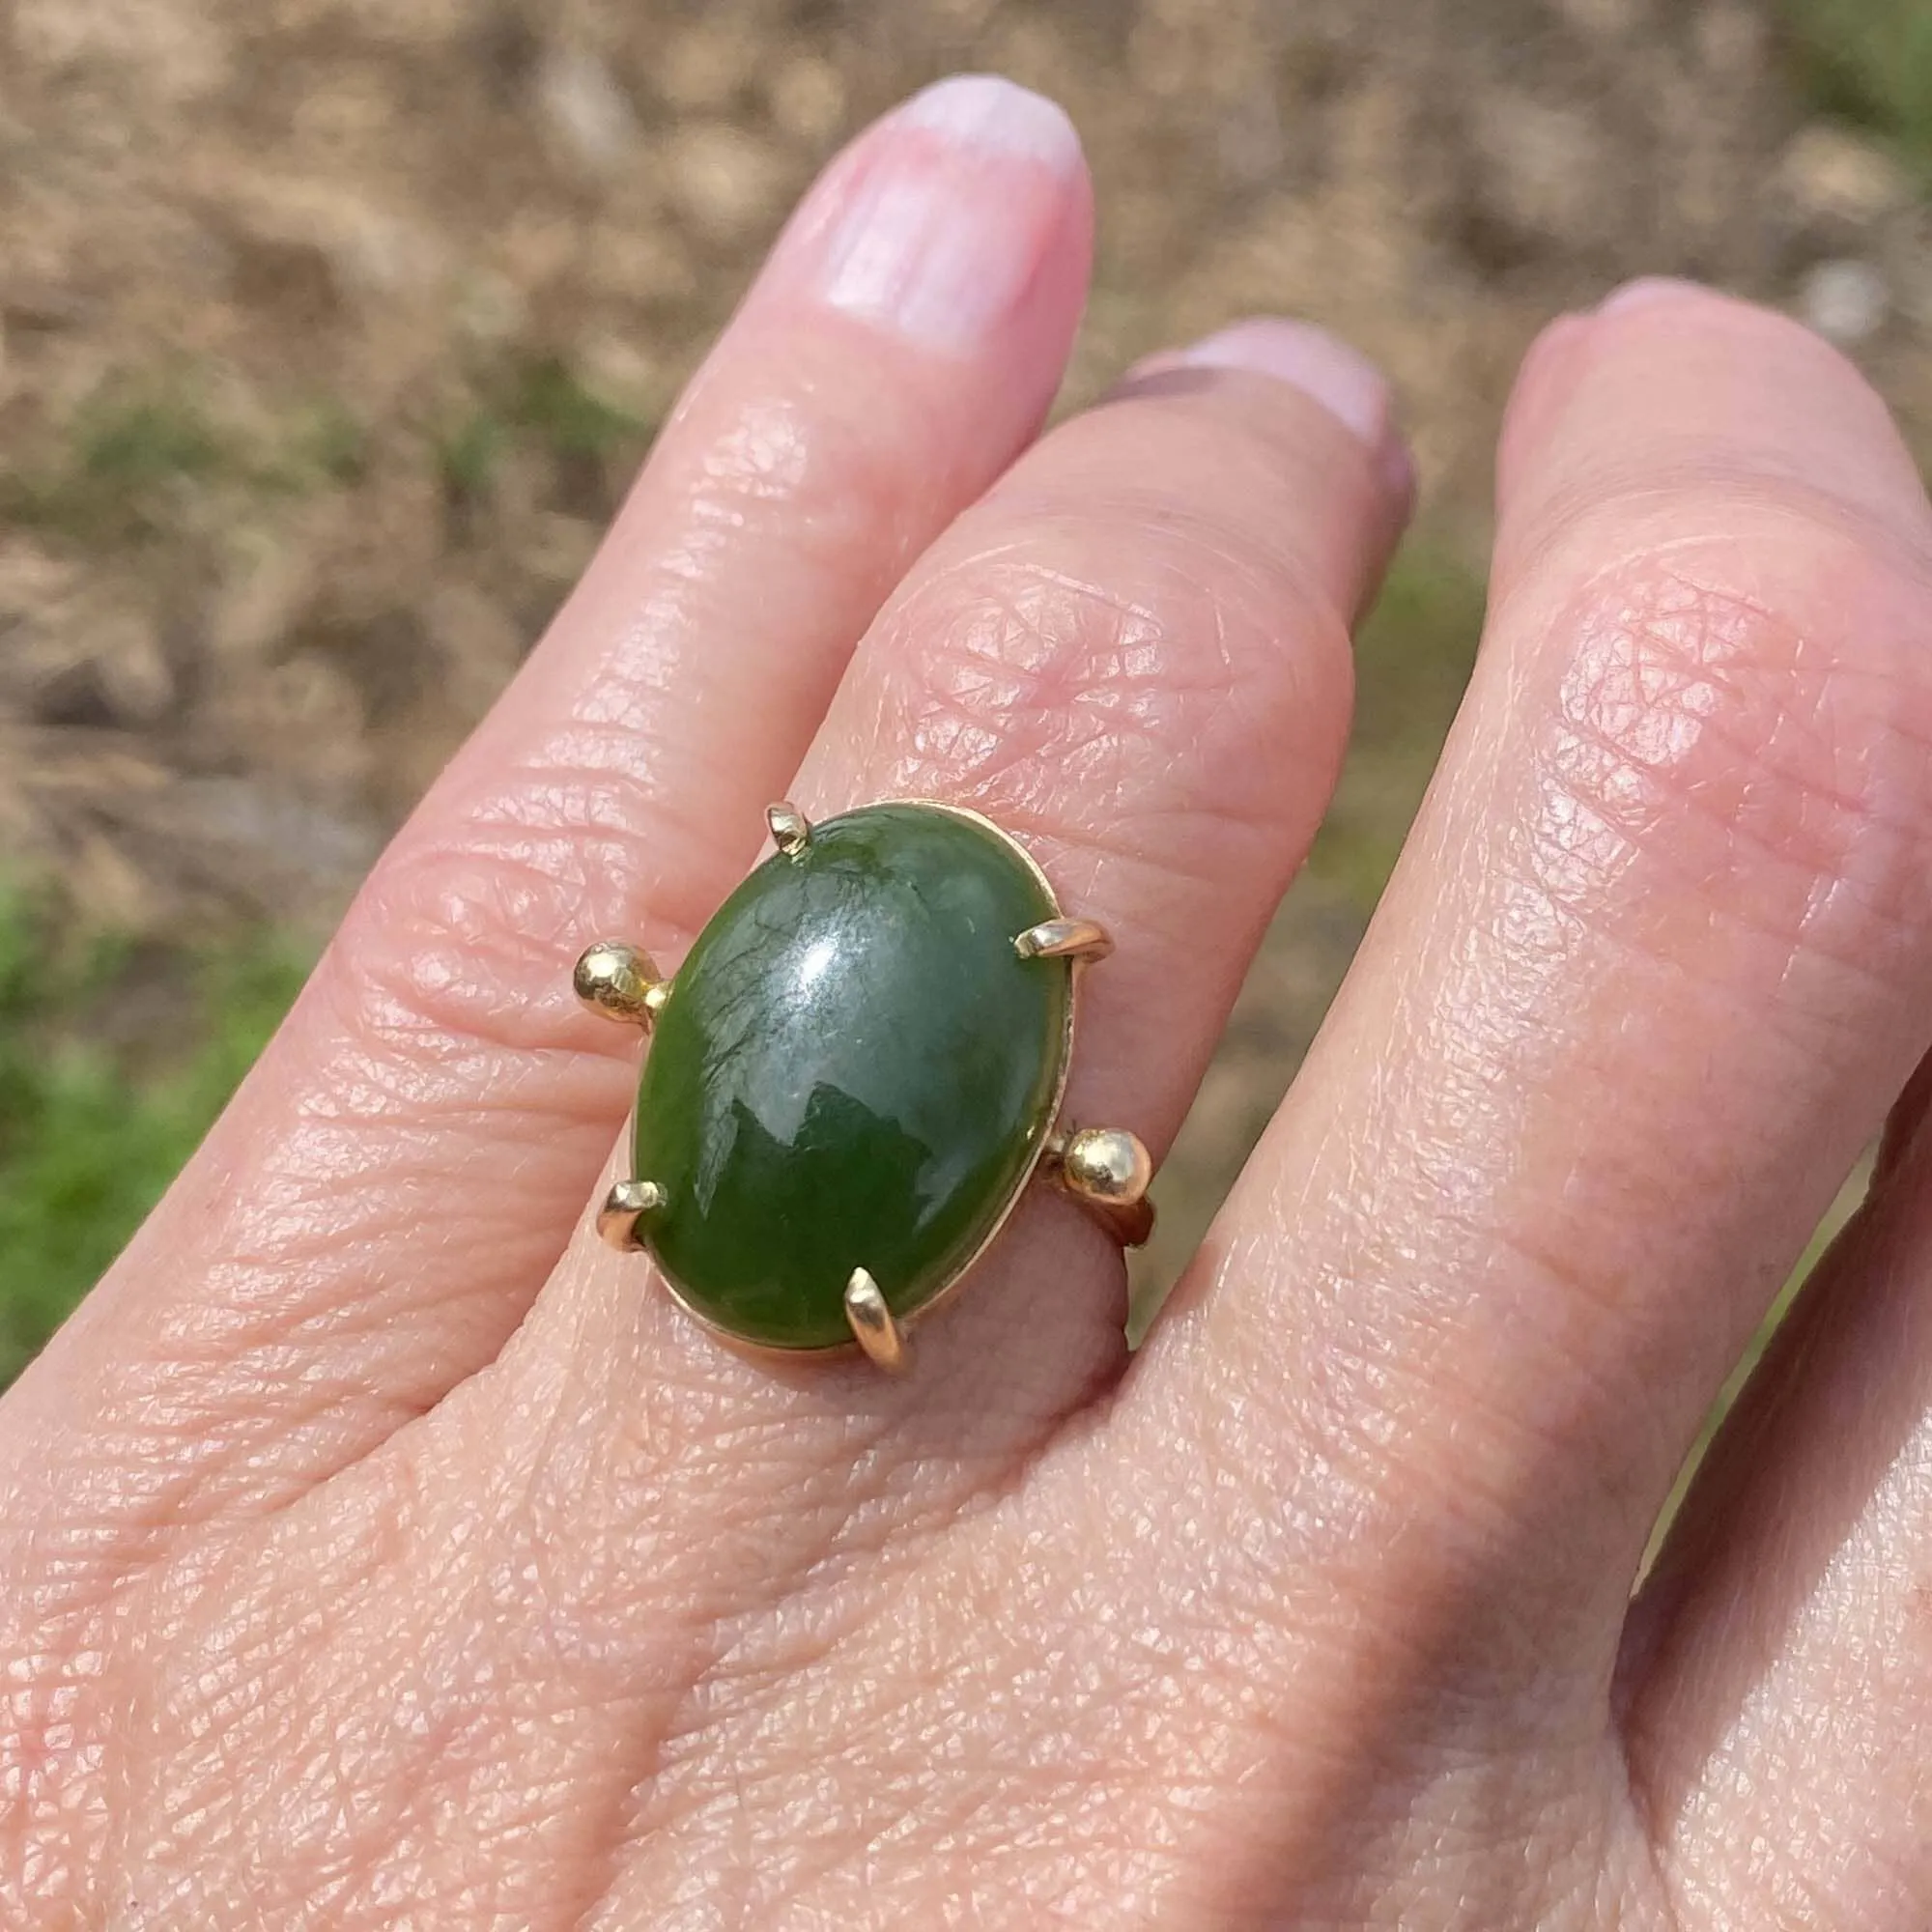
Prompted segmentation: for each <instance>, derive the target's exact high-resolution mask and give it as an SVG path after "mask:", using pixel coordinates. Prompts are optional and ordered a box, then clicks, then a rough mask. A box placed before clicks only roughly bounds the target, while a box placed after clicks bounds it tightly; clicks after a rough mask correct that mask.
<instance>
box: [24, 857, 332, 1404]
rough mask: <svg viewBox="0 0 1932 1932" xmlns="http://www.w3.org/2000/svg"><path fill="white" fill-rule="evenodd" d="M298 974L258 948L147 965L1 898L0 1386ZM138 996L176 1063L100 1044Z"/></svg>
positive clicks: (277, 952) (219, 1090)
mask: <svg viewBox="0 0 1932 1932" xmlns="http://www.w3.org/2000/svg"><path fill="white" fill-rule="evenodd" d="M302 973H303V962H302V961H301V960H300V959H299V958H298V957H297V956H296V954H295V953H294V952H292V951H291V950H290V949H289V948H288V947H286V946H285V945H284V944H282V943H281V942H280V941H279V940H277V939H275V938H272V937H270V936H267V935H262V934H256V935H252V936H248V937H242V938H236V939H232V940H230V941H228V942H226V943H225V944H223V945H220V946H217V947H211V948H209V949H207V950H205V951H203V952H199V953H197V954H193V955H185V954H169V955H156V953H154V952H147V951H143V950H141V949H137V948H135V947H132V946H130V945H128V944H127V943H125V942H120V941H116V940H113V939H111V938H101V937H91V938H85V939H77V938H71V937H69V936H67V934H66V933H65V932H64V931H63V929H62V928H61V926H60V925H59V924H58V923H57V922H56V920H55V918H54V916H53V913H52V910H51V907H50V905H49V904H48V903H47V902H46V901H44V900H39V899H35V898H33V897H31V896H29V895H23V894H19V893H9V894H5V895H0V1386H4V1385H5V1384H6V1383H7V1382H8V1381H11V1380H12V1379H13V1378H14V1376H16V1375H17V1374H18V1373H19V1372H20V1370H21V1369H22V1368H24V1367H25V1366H26V1364H27V1362H28V1361H29V1360H30V1359H31V1358H32V1356H33V1355H34V1353H35V1352H36V1350H39V1349H40V1347H41V1346H42V1345H43V1343H44V1342H45V1340H46V1338H47V1337H48V1336H49V1335H50V1334H52V1332H53V1331H54V1329H55V1327H57V1326H58V1325H59V1323H60V1321H62V1320H63V1319H64V1318H65V1316H66V1315H67V1313H68V1311H69V1310H70V1309H71V1307H72V1306H73V1305H74V1303H75V1302H76V1301H78V1300H79V1298H80V1297H81V1295H82V1294H84V1293H86V1291H87V1290H88V1288H89V1287H90V1286H91V1285H92V1284H93V1282H94V1281H95V1279H96V1278H97V1277H98V1276H99V1274H100V1272H101V1270H102V1269H103V1268H105V1267H106V1265H107V1264H108V1263H109V1262H111V1261H112V1260H113V1259H114V1257H115V1255H116V1254H117V1253H118V1252H119V1251H120V1249H121V1248H122V1246H123V1245H124V1244H125V1243H126V1241H127V1239H128V1236H129V1235H131V1234H132V1233H133V1231H134V1229H135V1228H136V1227H137V1226H139V1224H140V1221H141V1219H142V1217H143V1216H144V1215H145V1214H146V1213H147V1211H148V1209H149V1208H152V1207H153V1206H154V1204H155V1203H156V1201H157V1200H158V1199H159V1198H160V1196H161V1193H162V1191H163V1190H164V1189H165V1188H166V1186H167V1184H168V1182H169V1181H170V1180H171V1179H173V1178H174V1176H175V1174H176V1172H177V1171H178V1170H179V1169H180V1167H181V1165H182V1163H183V1162H184V1161H185V1159H186V1158H187V1156H188V1155H189V1154H190V1153H192V1152H193V1151H194V1149H195V1147H196V1145H197V1144H198V1143H199V1141H200V1139H201V1137H202V1135H203V1134H204V1133H205V1132H206V1131H207V1129H208V1126H209V1124H210V1122H213V1119H214V1117H215V1115H216V1114H217V1113H219V1112H220V1110H221V1108H222V1106H223V1105H224V1103H225V1102H226V1101H227V1098H228V1096H229V1094H231V1093H233V1091H234V1089H235V1087H236V1086H237V1084H238V1083H239V1082H240V1080H241V1076H242V1074H243V1073H245V1072H246V1071H247V1069H248V1066H249V1065H250V1064H251V1063H252V1061H253V1060H254V1058H255V1056H256V1054H257V1053H258V1052H260V1050H261V1048H262V1046H263V1044H264V1043H265V1042H266V1040H267V1039H268V1037H269V1036H270V1033H272V1032H273V1031H274V1028H275V1025H276V1023H277V1022H278V1021H279V1019H280V1017H281V1015H282V1013H283V1012H284V1011H285V1010H286V1009H287V1008H288V1005H289V1003H290V1001H291V1000H292V999H293V998H294V997H295V993H296V989H297V988H298V986H299V984H300V983H301V979H302ZM142 998H146V999H147V1000H148V1001H150V1002H151V1003H152V1004H154V1005H155V1007H156V1027H157V1030H158V1031H160V1032H162V1033H164V1034H166V1035H168V1036H170V1037H177V1038H179V1039H181V1040H182V1041H183V1042H184V1043H183V1044H182V1045H181V1046H180V1048H179V1049H178V1050H175V1051H162V1052H158V1053H157V1052H156V1045H155V1042H154V1041H153V1040H146V1039H136V1040H128V1041H127V1042H125V1043H117V1044H114V1045H111V1046H110V1045H106V1044H103V1043H102V1039H103V1036H105V1035H106V1034H108V1033H109V1032H110V1031H111V1030H112V1028H113V1024H114V1018H113V1016H114V1015H115V1014H116V1013H117V1012H123V1011H126V1010H127V1009H128V1003H129V1002H130V1000H139V999H142Z"/></svg>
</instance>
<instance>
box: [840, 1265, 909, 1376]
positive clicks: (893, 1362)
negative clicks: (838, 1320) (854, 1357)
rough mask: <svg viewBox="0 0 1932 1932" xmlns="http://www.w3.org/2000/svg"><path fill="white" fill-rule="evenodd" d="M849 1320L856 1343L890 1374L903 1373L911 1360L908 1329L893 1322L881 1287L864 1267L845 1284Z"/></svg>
mask: <svg viewBox="0 0 1932 1932" xmlns="http://www.w3.org/2000/svg"><path fill="white" fill-rule="evenodd" d="M845 1320H846V1321H848V1322H850V1323H851V1325H852V1337H853V1340H854V1341H856V1342H857V1343H858V1345H859V1346H860V1348H862V1349H863V1350H865V1351H866V1353H867V1355H869V1356H870V1357H871V1359H872V1360H873V1361H874V1362H875V1363H877V1365H878V1366H879V1367H880V1368H882V1369H884V1370H885V1371H886V1372H887V1374H889V1375H897V1374H899V1373H900V1372H901V1371H902V1370H903V1369H904V1368H905V1367H906V1366H907V1363H908V1361H909V1360H910V1356H909V1353H908V1349H907V1343H906V1336H905V1330H904V1329H902V1328H901V1327H900V1326H899V1324H898V1323H897V1322H896V1321H894V1319H893V1311H892V1310H891V1309H890V1308H888V1307H887V1306H886V1297H885V1296H884V1295H883V1294H881V1293H879V1284H878V1283H877V1282H875V1281H874V1280H873V1279H872V1277H871V1276H870V1275H869V1274H867V1272H866V1270H865V1269H864V1268H862V1267H859V1268H854V1269H853V1270H852V1279H851V1280H850V1281H848V1282H847V1283H846V1284H845Z"/></svg>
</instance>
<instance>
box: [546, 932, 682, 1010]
mask: <svg viewBox="0 0 1932 1932" xmlns="http://www.w3.org/2000/svg"><path fill="white" fill-rule="evenodd" d="M571 977H572V982H573V984H575V986H576V988H577V997H578V998H579V999H580V1000H582V1002H583V1004H584V1005H585V1006H586V1007H588V1008H589V1009H590V1010H591V1011H592V1012H593V1013H601V1014H602V1015H603V1016H604V1018H606V1019H607V1020H619V1021H621V1022H622V1023H623V1024H624V1025H626V1026H639V1027H642V1028H643V1029H644V1031H645V1032H646V1033H648V1032H649V1031H650V1029H651V1026H652V1024H653V1022H655V1020H656V1019H657V1016H658V1014H659V1013H660V1012H661V1011H663V1009H664V1003H665V1001H666V1000H668V998H669V997H670V981H669V980H660V979H659V978H658V969H657V968H656V967H655V966H654V965H652V963H651V956H650V954H649V953H648V952H639V950H638V948H637V947H635V946H626V945H625V944H624V943H623V941H622V940H618V939H600V940H599V941H598V942H597V944H596V945H595V946H592V947H589V948H588V949H586V951H585V952H584V954H583V956H582V958H581V959H580V960H579V961H578V962H577V971H576V972H575V973H574V974H573V975H572V976H571Z"/></svg>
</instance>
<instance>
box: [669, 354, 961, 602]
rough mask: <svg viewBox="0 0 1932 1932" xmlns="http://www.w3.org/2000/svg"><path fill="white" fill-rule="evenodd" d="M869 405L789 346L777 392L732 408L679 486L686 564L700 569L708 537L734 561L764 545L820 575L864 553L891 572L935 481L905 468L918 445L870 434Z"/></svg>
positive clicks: (841, 378) (924, 519)
mask: <svg viewBox="0 0 1932 1932" xmlns="http://www.w3.org/2000/svg"><path fill="white" fill-rule="evenodd" d="M800 355H805V356H807V358H808V360H807V366H803V367H801V366H798V364H797V357H798V356H800ZM875 404H876V397H875V396H874V395H873V394H872V392H870V391H869V390H867V389H865V388H863V387H860V388H858V389H857V391H856V392H855V389H854V385H853V384H851V382H850V381H849V372H841V371H840V370H838V368H836V367H833V368H828V369H827V370H824V371H815V370H814V369H812V368H811V367H810V345H808V344H801V345H796V346H795V348H794V352H793V361H792V363H791V364H790V365H788V367H787V370H786V384H785V386H784V387H783V388H782V389H761V390H754V391H753V392H752V393H751V394H749V395H747V396H746V397H744V398H743V399H742V400H741V401H740V402H739V403H738V405H737V407H736V408H735V409H734V410H733V412H732V413H731V415H730V417H729V419H728V420H727V421H726V422H725V424H724V425H723V426H722V428H721V429H720V432H719V433H718V435H716V436H715V437H714V438H711V439H709V440H705V441H704V442H703V445H702V453H701V457H700V458H699V459H698V461H699V470H698V473H697V474H696V475H695V476H692V477H689V478H686V479H683V483H684V488H683V495H684V498H685V500H686V501H687V502H688V503H689V505H690V514H691V519H692V525H693V528H694V531H695V532H696V534H695V536H694V539H693V541H694V545H695V548H696V551H697V552H698V553H699V554H698V555H697V556H695V557H694V559H693V561H694V563H695V564H698V565H702V564H704V563H705V562H707V561H708V557H707V556H706V555H705V553H707V552H708V550H709V547H710V546H709V545H708V543H707V541H706V537H705V533H706V532H707V531H709V532H711V533H713V535H714V536H715V538H716V540H717V541H718V542H719V543H721V544H723V543H725V542H728V543H729V544H730V546H731V548H732V550H733V551H734V553H737V554H743V553H744V551H745V549H746V546H747V544H748V543H749V544H751V545H753V546H756V545H757V544H758V543H760V542H761V541H762V542H767V543H770V544H772V545H775V546H777V547H779V548H781V550H782V551H783V552H784V553H785V554H788V555H790V556H793V557H794V558H796V560H797V561H798V562H799V563H800V564H801V565H804V566H806V567H807V568H810V567H812V566H814V565H816V566H819V567H822V568H824V569H826V570H827V571H828V572H830V571H847V570H849V569H850V568H851V567H852V564H853V561H854V560H855V559H857V558H861V557H869V556H873V555H875V554H883V555H886V556H889V557H890V558H894V559H897V561H898V564H902V563H903V561H904V558H905V556H906V554H908V553H909V551H910V549H911V547H912V545H913V543H914V541H915V539H916V534H917V532H919V531H921V530H923V529H925V528H928V527H930V521H931V516H932V514H933V505H934V502H935V500H936V498H937V496H938V494H939V493H940V492H942V491H943V490H944V489H945V487H946V481H947V479H945V478H944V477H940V476H932V475H926V474H923V473H922V472H919V471H917V470H916V469H914V468H913V467H912V466H911V465H910V463H909V461H908V455H907V452H908V450H909V449H910V448H912V447H915V446H918V445H919V443H920V442H921V441H922V439H920V438H918V437H913V436H903V435H900V436H893V435H882V434H881V433H880V424H879V420H878V415H877V411H876V408H875ZM898 407H899V408H900V409H902V410H903V409H908V408H910V407H911V405H910V403H909V402H901V403H900V404H899V405H898ZM801 509H804V510H806V511H807V513H808V514H806V515H803V516H801V515H800V511H801ZM882 538H883V539H884V541H883V542H882ZM894 567H897V565H895V566H894Z"/></svg>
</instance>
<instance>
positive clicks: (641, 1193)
mask: <svg viewBox="0 0 1932 1932" xmlns="http://www.w3.org/2000/svg"><path fill="white" fill-rule="evenodd" d="M664 1205H665V1191H664V1189H663V1188H662V1187H660V1186H659V1185H658V1184H657V1182H656V1181H655V1180H620V1181H618V1183H617V1184H616V1186H615V1187H613V1188H611V1191H610V1193H609V1194H607V1195H606V1196H605V1197H604V1205H603V1207H601V1208H598V1210H597V1232H598V1233H599V1234H600V1235H601V1236H603V1237H604V1239H605V1241H606V1242H607V1243H609V1245H610V1246H611V1247H613V1248H615V1249H617V1250H618V1252H619V1253H622V1254H629V1253H631V1252H632V1251H633V1250H635V1249H637V1248H640V1247H642V1246H643V1243H642V1242H641V1241H640V1240H639V1238H638V1223H639V1221H641V1220H642V1219H643V1218H644V1216H645V1215H646V1214H655V1213H657V1212H658V1210H659V1209H660V1208H663V1206H664Z"/></svg>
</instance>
